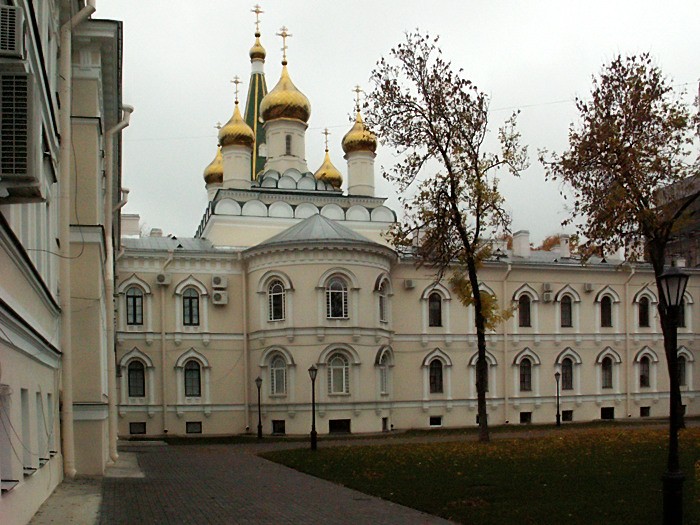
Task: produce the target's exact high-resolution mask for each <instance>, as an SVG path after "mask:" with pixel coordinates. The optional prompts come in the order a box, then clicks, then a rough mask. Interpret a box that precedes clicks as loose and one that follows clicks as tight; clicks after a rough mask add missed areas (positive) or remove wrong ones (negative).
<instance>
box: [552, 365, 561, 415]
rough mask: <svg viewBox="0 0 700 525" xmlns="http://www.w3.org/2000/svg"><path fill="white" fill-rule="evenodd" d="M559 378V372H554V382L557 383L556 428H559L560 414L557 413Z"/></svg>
mask: <svg viewBox="0 0 700 525" xmlns="http://www.w3.org/2000/svg"><path fill="white" fill-rule="evenodd" d="M560 377H561V374H560V373H559V371H556V372H555V373H554V380H555V381H556V382H557V426H558V427H560V426H561V413H560V412H559V378H560Z"/></svg>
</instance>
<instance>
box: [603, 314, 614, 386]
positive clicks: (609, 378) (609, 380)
mask: <svg viewBox="0 0 700 525" xmlns="http://www.w3.org/2000/svg"><path fill="white" fill-rule="evenodd" d="M600 304H601V306H602V304H603V302H602V301H601V303H600ZM600 365H601V373H602V381H601V384H602V387H603V388H612V387H613V361H612V358H611V357H604V358H603V361H602V362H601V364H600Z"/></svg>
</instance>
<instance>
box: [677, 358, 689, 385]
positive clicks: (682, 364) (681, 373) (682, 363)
mask: <svg viewBox="0 0 700 525" xmlns="http://www.w3.org/2000/svg"><path fill="white" fill-rule="evenodd" d="M676 367H677V368H678V386H688V380H687V379H686V378H687V377H688V376H687V373H686V360H685V356H683V355H679V356H678V361H677V363H676Z"/></svg>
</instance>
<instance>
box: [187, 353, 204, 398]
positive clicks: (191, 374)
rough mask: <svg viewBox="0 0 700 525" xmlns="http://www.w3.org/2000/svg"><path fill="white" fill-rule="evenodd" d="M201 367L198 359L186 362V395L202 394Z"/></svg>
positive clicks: (197, 395) (198, 395) (195, 395)
mask: <svg viewBox="0 0 700 525" xmlns="http://www.w3.org/2000/svg"><path fill="white" fill-rule="evenodd" d="M201 377H202V376H201V367H200V366H199V363H198V362H197V361H187V363H186V364H185V396H187V397H200V396H201V395H202V381H201Z"/></svg>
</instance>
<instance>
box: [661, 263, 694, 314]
mask: <svg viewBox="0 0 700 525" xmlns="http://www.w3.org/2000/svg"><path fill="white" fill-rule="evenodd" d="M689 278H690V275H688V274H687V273H685V272H682V271H680V270H679V269H678V268H676V267H675V266H672V267H670V268H669V269H668V270H666V271H665V272H664V273H663V274H661V276H660V277H659V281H660V282H661V292H662V294H663V299H664V303H665V304H666V306H678V305H680V304H681V301H683V295H684V294H685V288H686V286H688V279H689Z"/></svg>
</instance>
